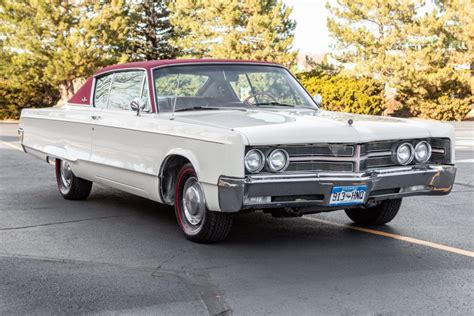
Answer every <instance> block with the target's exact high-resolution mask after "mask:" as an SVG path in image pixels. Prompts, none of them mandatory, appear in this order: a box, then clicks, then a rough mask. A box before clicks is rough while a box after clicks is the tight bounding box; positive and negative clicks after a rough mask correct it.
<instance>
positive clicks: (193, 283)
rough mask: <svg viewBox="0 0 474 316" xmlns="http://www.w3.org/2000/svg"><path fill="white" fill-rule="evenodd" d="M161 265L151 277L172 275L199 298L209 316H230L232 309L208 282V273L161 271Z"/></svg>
mask: <svg viewBox="0 0 474 316" xmlns="http://www.w3.org/2000/svg"><path fill="white" fill-rule="evenodd" d="M174 257H175V256H172V257H170V258H168V259H166V260H165V261H163V263H165V262H167V261H169V260H171V259H172V258H174ZM163 263H162V264H163ZM162 264H160V265H159V266H158V268H157V269H156V270H155V271H154V272H153V273H152V276H154V277H160V276H161V275H163V274H172V275H174V276H176V277H177V278H179V279H180V280H181V282H183V284H184V285H185V286H186V287H187V288H188V289H189V290H190V291H191V292H192V293H193V294H194V295H195V296H196V297H197V298H199V300H200V301H201V303H202V305H203V307H204V308H205V309H206V310H207V312H208V314H209V315H223V316H227V315H232V309H231V308H230V306H229V305H228V304H227V302H226V300H225V295H224V294H223V293H222V291H221V290H220V289H219V288H218V287H217V286H216V285H214V284H212V283H211V282H210V276H209V273H207V272H205V271H199V272H195V271H193V272H191V271H189V270H169V269H161V265H162Z"/></svg>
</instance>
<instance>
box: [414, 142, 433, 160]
mask: <svg viewBox="0 0 474 316" xmlns="http://www.w3.org/2000/svg"><path fill="white" fill-rule="evenodd" d="M430 158H431V145H430V144H429V143H428V142H425V141H421V142H419V143H418V144H416V146H415V160H416V161H417V162H421V163H425V162H427V161H428V160H429V159H430Z"/></svg>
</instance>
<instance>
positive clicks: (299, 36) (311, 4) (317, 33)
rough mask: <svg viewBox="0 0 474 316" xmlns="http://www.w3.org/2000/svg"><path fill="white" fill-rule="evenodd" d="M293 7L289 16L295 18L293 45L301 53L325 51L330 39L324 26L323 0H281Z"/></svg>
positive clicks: (324, 11)
mask: <svg viewBox="0 0 474 316" xmlns="http://www.w3.org/2000/svg"><path fill="white" fill-rule="evenodd" d="M283 2H284V3H285V4H286V5H288V6H291V7H293V12H292V14H291V18H292V19H294V20H296V22H297V25H296V29H295V40H294V42H293V47H294V48H295V49H298V50H299V51H300V52H302V53H317V54H321V53H326V52H328V51H329V45H330V43H331V39H330V37H329V32H328V30H327V27H326V18H327V14H328V12H327V10H326V8H325V4H326V1H325V0H283Z"/></svg>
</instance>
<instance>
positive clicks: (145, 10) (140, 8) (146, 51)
mask: <svg viewBox="0 0 474 316" xmlns="http://www.w3.org/2000/svg"><path fill="white" fill-rule="evenodd" d="M169 14H170V12H169V10H168V7H167V5H166V2H165V1H154V0H143V1H142V2H138V3H136V4H135V5H134V6H133V10H132V13H131V25H132V28H131V48H130V51H131V56H132V57H131V58H132V59H133V60H156V59H172V58H176V57H177V56H178V53H179V50H178V49H177V48H176V47H174V46H173V45H171V43H170V41H171V40H172V39H173V38H174V37H176V34H175V32H174V28H173V25H172V24H171V22H170V20H169Z"/></svg>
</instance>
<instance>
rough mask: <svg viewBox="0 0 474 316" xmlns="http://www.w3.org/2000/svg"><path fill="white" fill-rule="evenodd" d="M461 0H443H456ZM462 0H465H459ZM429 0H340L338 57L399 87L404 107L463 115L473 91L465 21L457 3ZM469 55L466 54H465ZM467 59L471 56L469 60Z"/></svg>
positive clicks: (335, 14) (331, 24) (335, 7)
mask: <svg viewBox="0 0 474 316" xmlns="http://www.w3.org/2000/svg"><path fill="white" fill-rule="evenodd" d="M455 1H457V0H453V1H451V0H447V1H443V2H444V3H445V4H446V3H448V2H449V3H450V4H452V3H454V2H455ZM460 1H461V0H460ZM440 3H441V1H440V2H434V3H433V2H429V3H427V1H424V0H337V2H336V3H335V4H329V3H328V4H327V8H328V9H329V10H330V12H331V13H332V17H330V18H329V19H328V28H329V30H330V32H331V33H332V35H333V36H334V37H335V39H336V41H337V44H336V48H337V49H338V50H339V51H338V53H337V54H334V55H333V57H335V58H336V59H338V60H339V61H341V62H343V63H352V64H354V65H355V68H354V72H355V73H356V74H357V75H361V74H362V75H369V76H372V77H374V78H376V79H379V80H381V81H382V82H384V83H386V84H387V85H388V86H389V87H392V88H395V89H396V91H397V99H398V100H399V101H400V102H401V104H402V107H401V108H400V109H399V113H402V112H404V113H408V114H409V115H418V116H422V117H429V118H436V119H461V118H462V117H463V116H464V115H465V114H467V112H468V111H469V103H470V102H472V101H471V100H472V96H471V94H470V92H469V86H468V77H467V76H466V73H465V72H462V71H459V70H458V68H459V63H460V60H461V59H462V58H459V54H465V53H466V48H465V47H466V44H465V43H464V42H463V41H464V38H463V37H462V36H461V34H462V32H461V30H460V28H463V27H466V25H463V23H462V22H461V20H460V19H459V18H458V14H457V13H456V12H455V10H453V6H451V7H450V6H445V7H444V8H441V7H440ZM464 56H466V55H464ZM465 62H467V60H466V61H465Z"/></svg>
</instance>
